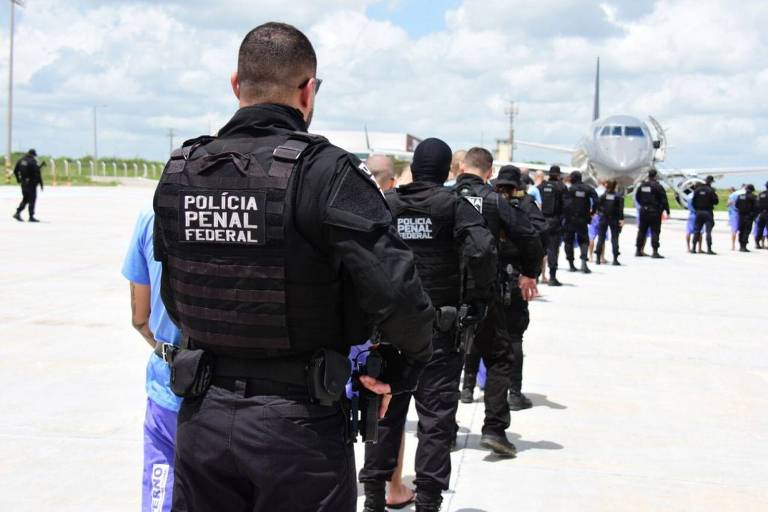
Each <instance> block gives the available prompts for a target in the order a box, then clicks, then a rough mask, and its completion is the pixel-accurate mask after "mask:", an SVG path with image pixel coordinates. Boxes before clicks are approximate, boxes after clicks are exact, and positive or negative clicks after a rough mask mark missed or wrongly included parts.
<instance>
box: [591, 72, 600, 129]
mask: <svg viewBox="0 0 768 512" xmlns="http://www.w3.org/2000/svg"><path fill="white" fill-rule="evenodd" d="M599 118H600V57H598V58H597V72H596V73H595V103H594V105H593V106H592V120H593V121H597V120H598V119H599Z"/></svg>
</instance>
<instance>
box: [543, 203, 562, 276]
mask: <svg viewBox="0 0 768 512" xmlns="http://www.w3.org/2000/svg"><path fill="white" fill-rule="evenodd" d="M562 241H563V219H562V217H547V242H548V243H547V247H546V249H547V265H548V266H549V271H550V273H552V272H557V259H558V258H559V257H560V244H561V243H562Z"/></svg>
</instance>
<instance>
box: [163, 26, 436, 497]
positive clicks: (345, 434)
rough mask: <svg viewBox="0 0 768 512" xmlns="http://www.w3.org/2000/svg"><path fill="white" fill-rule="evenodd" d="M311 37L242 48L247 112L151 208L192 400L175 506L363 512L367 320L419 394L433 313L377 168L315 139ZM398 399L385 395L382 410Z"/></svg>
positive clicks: (177, 356)
mask: <svg viewBox="0 0 768 512" xmlns="http://www.w3.org/2000/svg"><path fill="white" fill-rule="evenodd" d="M316 68H317V60H316V56H315V52H314V49H313V48H312V44H311V43H310V42H309V40H308V39H307V37H306V36H305V35H304V34H303V33H302V32H300V31H299V30H297V29H296V28H294V27H292V26H290V25H286V24H282V23H266V24H263V25H260V26H258V27H256V28H255V29H253V30H252V31H251V32H249V33H248V35H246V36H245V39H244V40H243V42H242V44H241V46H240V51H239V58H238V69H237V72H236V73H234V74H233V75H232V79H231V82H232V88H233V91H234V93H235V96H236V97H237V98H238V99H239V102H240V109H239V110H238V111H237V113H236V114H235V115H234V117H233V118H232V119H231V120H230V121H229V122H228V123H227V124H226V125H225V126H224V127H223V128H222V129H221V130H220V132H219V135H218V137H207V136H206V137H200V138H198V139H194V140H191V141H187V142H185V143H184V145H183V147H182V148H181V149H180V150H176V151H174V152H173V154H172V156H171V160H170V161H169V162H168V164H167V165H166V168H165V170H164V172H163V175H162V177H161V180H160V183H159V184H158V188H157V191H156V193H155V198H154V210H155V214H156V216H155V219H156V221H155V230H154V231H155V251H154V254H155V259H157V260H158V261H160V262H162V264H163V282H162V287H161V293H162V297H163V302H164V303H165V306H166V309H167V310H168V312H169V314H170V315H171V318H172V319H173V320H174V323H176V324H177V325H178V326H179V327H180V329H181V332H182V348H181V349H179V350H174V349H172V348H170V347H168V346H167V345H159V347H161V352H162V355H163V358H164V359H166V360H170V362H171V365H172V368H173V370H172V375H173V377H172V382H171V385H172V387H173V390H174V392H175V393H177V394H180V395H182V396H184V397H185V398H184V401H183V402H182V406H181V409H180V411H179V423H178V430H177V435H176V441H177V444H176V467H175V475H176V479H175V485H174V490H173V494H174V496H173V501H174V506H173V510H181V509H183V508H184V507H185V505H186V507H188V509H189V510H217V511H242V510H254V511H271V510H292V511H306V512H310V511H313V512H314V511H326V512H331V511H333V512H335V511H345V512H351V511H353V510H355V502H356V494H357V493H356V486H355V475H354V472H355V469H354V456H353V449H352V445H351V442H350V439H351V435H350V431H349V421H348V415H347V414H346V413H345V412H344V409H345V407H344V406H343V404H342V403H341V402H340V397H341V394H342V392H343V389H344V383H345V382H346V381H347V379H348V377H349V373H350V372H349V362H348V360H347V354H348V352H349V348H350V346H351V345H355V344H359V343H362V342H363V341H365V340H366V339H367V338H369V336H370V334H371V325H370V323H369V322H368V320H370V321H371V322H373V323H374V324H376V325H377V326H378V328H379V329H380V330H381V331H382V332H383V334H384V335H385V336H386V338H387V339H388V340H389V341H390V342H391V343H392V344H394V345H396V346H397V347H399V348H400V349H401V350H402V352H403V355H404V366H402V367H401V370H402V371H401V372H399V376H396V377H394V378H392V379H391V380H390V382H389V383H387V384H385V383H383V382H381V381H379V380H376V379H372V378H370V377H362V378H361V383H362V384H363V385H364V386H365V387H367V388H368V389H370V390H371V391H373V392H374V393H378V394H386V393H390V392H399V391H403V390H406V389H412V388H414V387H415V384H416V381H417V379H418V376H419V374H420V371H421V369H422V368H423V366H424V365H425V364H426V362H427V361H428V360H429V358H430V356H431V352H432V350H431V343H430V341H431V336H432V324H433V319H434V310H433V308H432V307H431V305H430V302H429V298H428V297H427V295H426V294H425V293H424V291H423V289H422V287H421V283H420V281H419V279H418V277H417V274H416V269H415V262H414V260H413V253H412V252H411V251H410V249H408V247H407V246H406V245H405V244H404V243H403V242H402V240H401V239H400V238H399V237H398V236H397V233H395V232H394V230H393V229H392V226H391V224H392V217H391V214H390V212H389V209H388V208H387V205H386V203H385V202H384V199H383V197H382V195H381V193H380V191H379V189H378V187H377V185H376V183H375V182H374V181H373V180H372V178H371V176H370V173H369V172H368V171H367V169H366V168H365V166H364V165H362V164H361V162H360V161H359V160H358V159H357V158H355V157H354V156H353V155H351V154H349V153H347V152H346V151H344V150H342V149H339V148H337V147H335V146H332V145H331V144H330V143H328V141H327V140H325V139H323V138H322V137H316V136H310V135H307V133H306V130H307V127H308V125H309V123H310V121H311V120H312V113H313V110H314V104H315V96H316V94H317V91H318V88H319V86H320V79H319V78H317V77H316V76H315V72H316ZM387 403H388V397H387V396H385V398H384V399H383V400H382V411H381V412H382V413H383V410H384V409H385V408H386V405H387Z"/></svg>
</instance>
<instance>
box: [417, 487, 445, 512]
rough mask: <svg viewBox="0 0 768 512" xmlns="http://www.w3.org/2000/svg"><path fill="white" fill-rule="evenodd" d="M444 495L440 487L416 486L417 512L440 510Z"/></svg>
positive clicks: (437, 511) (438, 511) (436, 511)
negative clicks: (426, 487)
mask: <svg viewBox="0 0 768 512" xmlns="http://www.w3.org/2000/svg"><path fill="white" fill-rule="evenodd" d="M442 503H443V495H442V493H441V492H440V490H439V489H425V488H423V487H421V488H418V487H417V488H416V512H440V505H442Z"/></svg>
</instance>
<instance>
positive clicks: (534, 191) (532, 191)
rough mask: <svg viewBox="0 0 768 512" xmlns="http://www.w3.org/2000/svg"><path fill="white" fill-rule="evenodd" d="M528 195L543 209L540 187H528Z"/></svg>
mask: <svg viewBox="0 0 768 512" xmlns="http://www.w3.org/2000/svg"><path fill="white" fill-rule="evenodd" d="M527 192H528V195H529V196H532V197H533V200H534V201H535V202H536V204H537V205H538V206H539V208H541V191H540V190H539V187H537V186H534V185H531V186H529V187H528V190H527Z"/></svg>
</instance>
